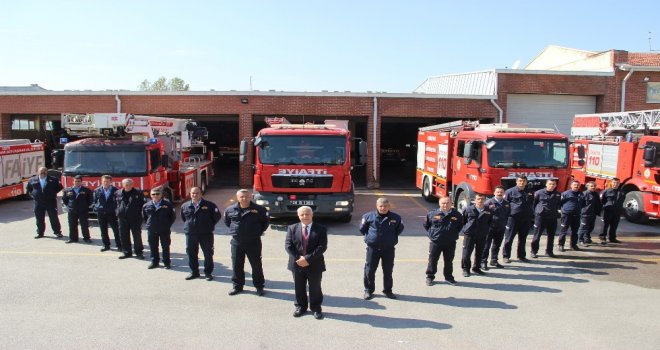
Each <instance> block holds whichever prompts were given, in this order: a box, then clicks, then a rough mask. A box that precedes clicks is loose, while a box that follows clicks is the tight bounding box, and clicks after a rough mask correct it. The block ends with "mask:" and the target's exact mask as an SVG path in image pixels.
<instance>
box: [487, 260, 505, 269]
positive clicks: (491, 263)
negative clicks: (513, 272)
mask: <svg viewBox="0 0 660 350" xmlns="http://www.w3.org/2000/svg"><path fill="white" fill-rule="evenodd" d="M490 266H493V267H497V268H498V269H503V268H504V266H502V265H500V263H498V262H497V261H491V262H490Z"/></svg>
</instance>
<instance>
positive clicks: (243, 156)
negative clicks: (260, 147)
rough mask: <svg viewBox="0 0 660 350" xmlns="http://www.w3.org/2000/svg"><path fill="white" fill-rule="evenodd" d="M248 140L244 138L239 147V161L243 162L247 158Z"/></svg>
mask: <svg viewBox="0 0 660 350" xmlns="http://www.w3.org/2000/svg"><path fill="white" fill-rule="evenodd" d="M247 146H248V145H247V141H245V140H242V141H241V145H240V147H239V153H238V161H239V162H241V163H243V162H244V161H245V159H246V158H247Z"/></svg>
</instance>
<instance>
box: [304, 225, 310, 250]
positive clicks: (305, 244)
mask: <svg viewBox="0 0 660 350" xmlns="http://www.w3.org/2000/svg"><path fill="white" fill-rule="evenodd" d="M308 238H309V232H307V226H306V225H304V226H303V255H307V240H308Z"/></svg>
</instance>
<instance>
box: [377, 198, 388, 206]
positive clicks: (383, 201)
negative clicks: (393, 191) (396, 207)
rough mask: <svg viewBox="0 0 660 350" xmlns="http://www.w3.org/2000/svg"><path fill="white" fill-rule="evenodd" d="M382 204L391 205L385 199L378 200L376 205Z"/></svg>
mask: <svg viewBox="0 0 660 350" xmlns="http://www.w3.org/2000/svg"><path fill="white" fill-rule="evenodd" d="M380 204H390V201H389V199H387V198H385V197H380V198H378V199H377V200H376V205H380Z"/></svg>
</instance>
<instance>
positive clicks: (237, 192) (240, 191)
mask: <svg viewBox="0 0 660 350" xmlns="http://www.w3.org/2000/svg"><path fill="white" fill-rule="evenodd" d="M239 193H247V194H249V193H250V190H248V189H246V188H241V189H240V190H238V191H236V194H239Z"/></svg>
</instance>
